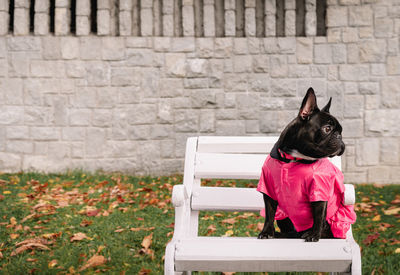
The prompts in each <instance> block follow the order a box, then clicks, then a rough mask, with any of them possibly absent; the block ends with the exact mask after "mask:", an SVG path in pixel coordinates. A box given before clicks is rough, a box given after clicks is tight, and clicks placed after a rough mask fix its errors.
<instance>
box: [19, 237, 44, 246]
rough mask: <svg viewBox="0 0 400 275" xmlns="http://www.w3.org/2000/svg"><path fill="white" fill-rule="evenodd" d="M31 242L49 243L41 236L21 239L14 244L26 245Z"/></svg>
mask: <svg viewBox="0 0 400 275" xmlns="http://www.w3.org/2000/svg"><path fill="white" fill-rule="evenodd" d="M31 243H38V244H44V245H48V244H51V243H50V242H49V241H47V240H46V239H43V238H33V239H26V240H23V241H21V242H19V243H17V244H16V246H20V245H26V244H31Z"/></svg>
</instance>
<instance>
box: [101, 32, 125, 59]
mask: <svg viewBox="0 0 400 275" xmlns="http://www.w3.org/2000/svg"><path fill="white" fill-rule="evenodd" d="M102 40H103V41H102V57H103V60H108V61H117V60H122V59H124V57H125V40H124V38H122V37H103V38H102Z"/></svg>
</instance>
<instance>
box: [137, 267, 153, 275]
mask: <svg viewBox="0 0 400 275" xmlns="http://www.w3.org/2000/svg"><path fill="white" fill-rule="evenodd" d="M149 274H151V269H145V268H144V267H142V269H141V270H140V271H139V274H138V275H149Z"/></svg>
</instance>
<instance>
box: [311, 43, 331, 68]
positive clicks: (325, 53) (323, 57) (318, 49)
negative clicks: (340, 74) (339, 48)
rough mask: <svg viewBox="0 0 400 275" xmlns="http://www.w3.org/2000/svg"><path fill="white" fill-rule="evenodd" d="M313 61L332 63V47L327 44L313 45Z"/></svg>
mask: <svg viewBox="0 0 400 275" xmlns="http://www.w3.org/2000/svg"><path fill="white" fill-rule="evenodd" d="M314 62H315V63H317V64H330V63H332V48H331V45H329V44H316V45H314Z"/></svg>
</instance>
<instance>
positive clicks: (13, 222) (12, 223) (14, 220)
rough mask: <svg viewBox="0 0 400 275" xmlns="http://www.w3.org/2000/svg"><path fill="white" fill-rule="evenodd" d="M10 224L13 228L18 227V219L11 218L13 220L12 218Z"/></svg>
mask: <svg viewBox="0 0 400 275" xmlns="http://www.w3.org/2000/svg"><path fill="white" fill-rule="evenodd" d="M10 224H11V225H12V226H14V225H16V224H17V219H16V218H15V217H11V218H10Z"/></svg>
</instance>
